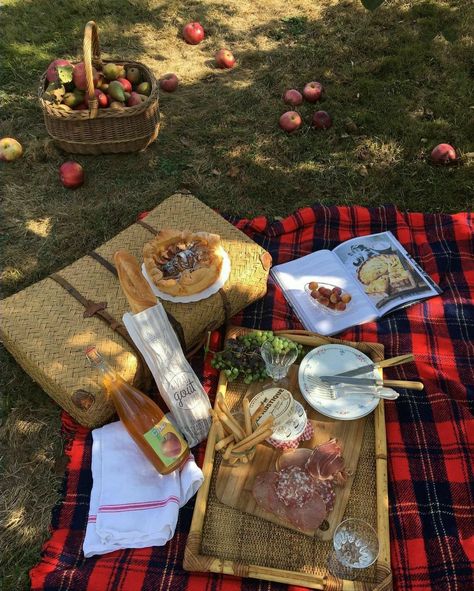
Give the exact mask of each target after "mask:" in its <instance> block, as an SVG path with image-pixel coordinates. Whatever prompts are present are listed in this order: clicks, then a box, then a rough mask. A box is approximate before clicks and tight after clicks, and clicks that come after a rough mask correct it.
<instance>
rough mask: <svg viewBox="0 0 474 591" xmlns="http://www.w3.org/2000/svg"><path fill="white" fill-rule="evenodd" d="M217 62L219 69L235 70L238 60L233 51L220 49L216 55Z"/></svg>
mask: <svg viewBox="0 0 474 591" xmlns="http://www.w3.org/2000/svg"><path fill="white" fill-rule="evenodd" d="M216 62H217V65H218V67H219V68H227V69H230V68H233V67H234V66H235V62H236V59H235V57H234V55H233V53H232V52H231V51H229V50H228V49H219V51H218V52H217V53H216Z"/></svg>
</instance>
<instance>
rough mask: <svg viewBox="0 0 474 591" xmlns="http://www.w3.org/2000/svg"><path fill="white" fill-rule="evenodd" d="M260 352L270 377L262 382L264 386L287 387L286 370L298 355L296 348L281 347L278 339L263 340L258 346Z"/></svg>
mask: <svg viewBox="0 0 474 591" xmlns="http://www.w3.org/2000/svg"><path fill="white" fill-rule="evenodd" d="M260 353H261V355H262V359H263V361H264V363H265V371H266V372H267V375H268V376H269V377H270V378H271V381H270V382H267V383H266V384H264V388H287V387H288V379H287V377H286V376H287V375H288V371H289V369H290V367H291V366H292V365H293V363H294V362H295V361H296V358H297V357H298V349H297V348H296V347H295V348H291V349H290V348H288V347H281V348H280V345H279V342H278V340H277V341H276V342H275V340H273V341H272V342H268V341H267V342H265V343H263V345H262V346H261V347H260Z"/></svg>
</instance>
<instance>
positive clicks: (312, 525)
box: [288, 492, 327, 531]
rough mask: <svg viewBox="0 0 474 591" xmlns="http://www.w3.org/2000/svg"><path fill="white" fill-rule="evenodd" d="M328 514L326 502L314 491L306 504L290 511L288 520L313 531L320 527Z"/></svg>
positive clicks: (301, 527)
mask: <svg viewBox="0 0 474 591" xmlns="http://www.w3.org/2000/svg"><path fill="white" fill-rule="evenodd" d="M326 515H327V509H326V503H325V502H324V501H323V499H322V498H321V496H320V495H318V493H316V492H314V493H313V495H312V496H311V498H310V499H308V501H307V502H306V503H305V504H304V505H302V506H301V507H295V508H294V509H292V510H291V511H288V521H289V522H290V523H292V524H293V525H294V526H295V527H297V528H298V529H302V530H303V531H311V530H313V529H318V527H319V526H320V525H321V523H322V522H323V521H324V520H325V519H326Z"/></svg>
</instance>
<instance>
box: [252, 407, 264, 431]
mask: <svg viewBox="0 0 474 591" xmlns="http://www.w3.org/2000/svg"><path fill="white" fill-rule="evenodd" d="M264 410H265V405H264V404H261V405H260V406H259V407H258V408H257V410H256V411H255V412H254V413H253V415H252V417H251V421H252V427H253V428H254V429H255V427H256V426H257V421H258V419H259V418H260V417H261V416H262V414H263V411H264Z"/></svg>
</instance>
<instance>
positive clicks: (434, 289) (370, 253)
mask: <svg viewBox="0 0 474 591" xmlns="http://www.w3.org/2000/svg"><path fill="white" fill-rule="evenodd" d="M334 252H335V253H336V254H337V256H338V257H339V258H340V259H341V261H342V262H343V264H344V265H345V267H346V269H347V270H349V272H350V273H351V275H352V276H354V277H355V278H356V279H357V280H358V282H359V284H360V285H361V287H362V289H363V290H364V291H365V293H366V294H367V295H368V296H369V297H370V300H371V301H372V303H373V304H374V306H375V307H376V308H377V309H378V310H380V312H381V313H382V314H383V313H385V312H388V311H390V310H393V309H395V308H398V307H399V306H404V305H406V304H408V303H409V302H411V301H413V300H420V299H423V298H424V297H429V296H432V295H436V294H437V293H439V288H438V286H436V284H434V283H433V282H432V280H431V278H429V277H427V276H426V274H425V273H424V272H423V271H422V269H421V268H420V267H419V266H418V265H417V263H415V261H413V260H412V259H411V257H410V256H409V255H408V253H407V252H406V251H405V250H404V248H403V247H402V245H401V244H400V243H399V242H398V241H397V240H396V239H395V237H394V236H393V235H392V233H391V232H382V233H380V234H371V235H370V236H362V237H360V238H354V239H352V240H348V241H347V242H344V243H343V244H340V245H339V246H337V247H336V248H335V249H334Z"/></svg>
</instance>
